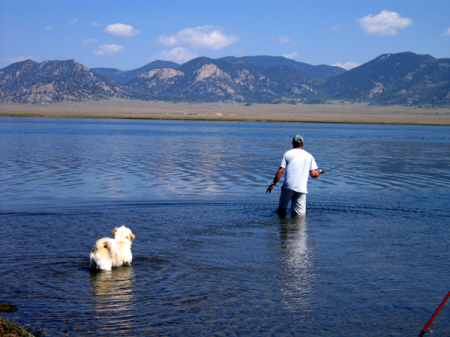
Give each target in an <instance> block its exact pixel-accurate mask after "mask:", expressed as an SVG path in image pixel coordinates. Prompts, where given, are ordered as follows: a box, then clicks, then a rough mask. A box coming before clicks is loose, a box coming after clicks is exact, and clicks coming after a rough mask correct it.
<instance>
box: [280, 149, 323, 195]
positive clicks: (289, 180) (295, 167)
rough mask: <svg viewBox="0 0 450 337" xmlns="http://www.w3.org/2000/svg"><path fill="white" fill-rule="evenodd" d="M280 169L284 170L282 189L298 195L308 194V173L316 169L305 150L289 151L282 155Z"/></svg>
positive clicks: (310, 156) (314, 162) (312, 158)
mask: <svg viewBox="0 0 450 337" xmlns="http://www.w3.org/2000/svg"><path fill="white" fill-rule="evenodd" d="M280 167H283V168H284V169H285V171H284V184H283V187H285V188H289V189H290V190H294V191H296V192H300V193H308V189H307V184H308V177H309V171H311V170H317V169H318V167H317V164H316V161H315V160H314V157H313V156H312V155H310V154H309V153H308V152H306V151H305V150H300V149H292V150H289V151H288V152H286V153H285V154H284V156H283V159H282V160H281V165H280Z"/></svg>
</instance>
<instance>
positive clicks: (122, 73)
mask: <svg viewBox="0 0 450 337" xmlns="http://www.w3.org/2000/svg"><path fill="white" fill-rule="evenodd" d="M179 66H180V65H179V64H178V63H175V62H170V61H153V62H151V63H149V64H146V65H145V66H143V67H140V68H137V69H133V70H119V69H114V68H91V71H92V72H94V73H95V74H99V75H103V76H108V77H109V78H111V79H113V80H114V81H116V82H117V83H120V84H125V83H127V82H128V81H131V80H132V79H133V78H135V77H136V76H138V75H139V74H142V73H143V72H144V71H149V70H152V69H156V68H173V69H176V68H178V67H179Z"/></svg>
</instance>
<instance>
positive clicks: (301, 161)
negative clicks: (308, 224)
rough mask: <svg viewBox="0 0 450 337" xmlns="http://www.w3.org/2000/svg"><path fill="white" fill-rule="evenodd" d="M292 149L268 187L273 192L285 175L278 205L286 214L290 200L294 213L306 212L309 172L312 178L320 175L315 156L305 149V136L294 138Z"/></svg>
mask: <svg viewBox="0 0 450 337" xmlns="http://www.w3.org/2000/svg"><path fill="white" fill-rule="evenodd" d="M292 146H293V147H294V148H293V149H292V150H289V151H287V152H286V153H285V154H284V156H283V159H282V161H281V165H280V168H279V169H278V171H277V173H276V174H275V178H274V179H273V182H272V184H270V186H269V187H268V188H267V190H266V193H271V192H272V190H273V189H274V187H275V185H276V184H277V182H278V180H280V179H281V177H282V176H283V172H286V174H285V177H284V184H283V186H281V194H280V203H279V205H278V211H277V212H278V214H281V215H284V214H286V209H287V206H288V203H289V201H291V214H292V215H297V214H298V215H305V214H306V194H307V193H308V190H307V183H308V174H309V175H310V176H311V178H317V177H318V176H320V171H318V170H317V169H318V167H317V164H316V161H315V160H314V157H313V156H312V155H310V154H309V153H308V152H306V151H305V150H303V137H302V136H300V135H297V136H295V137H294V138H293V139H292Z"/></svg>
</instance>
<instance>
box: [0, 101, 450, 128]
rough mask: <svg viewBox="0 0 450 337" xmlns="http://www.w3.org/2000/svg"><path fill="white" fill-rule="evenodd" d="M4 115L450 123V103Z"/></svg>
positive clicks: (155, 105)
mask: <svg viewBox="0 0 450 337" xmlns="http://www.w3.org/2000/svg"><path fill="white" fill-rule="evenodd" d="M0 116H21V117H71V118H126V119H167V120H211V121H212V120H214V121H261V122H317V123H358V124H417V125H450V108H434V107H433V108H424V107H406V106H398V105H397V106H369V105H367V104H363V103H357V104H351V103H343V102H332V103H327V104H315V105H307V104H297V105H292V104H252V105H245V104H244V103H186V102H180V103H169V102H158V101H149V102H146V101H133V100H124V99H111V100H103V101H86V102H63V103H52V104H49V103H46V104H17V103H0Z"/></svg>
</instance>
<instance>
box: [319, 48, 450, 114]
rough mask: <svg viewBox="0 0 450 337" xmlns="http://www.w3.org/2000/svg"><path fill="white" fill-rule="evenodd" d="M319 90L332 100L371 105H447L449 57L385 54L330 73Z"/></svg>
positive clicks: (448, 100) (449, 82)
mask: <svg viewBox="0 0 450 337" xmlns="http://www.w3.org/2000/svg"><path fill="white" fill-rule="evenodd" d="M322 90H323V91H324V92H325V93H326V94H327V95H328V97H329V98H332V99H345V100H352V101H357V102H370V103H372V104H380V105H390V104H402V105H423V104H431V105H437V106H439V105H448V104H450V59H435V58H433V57H431V56H430V55H417V54H414V53H399V54H385V55H381V56H379V57H377V58H376V59H374V60H372V61H370V62H367V63H365V64H363V65H361V66H359V67H357V68H354V69H352V70H350V71H348V72H346V73H343V74H340V75H337V76H334V77H332V78H330V79H328V81H327V82H326V84H325V85H324V87H323V88H322Z"/></svg>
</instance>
